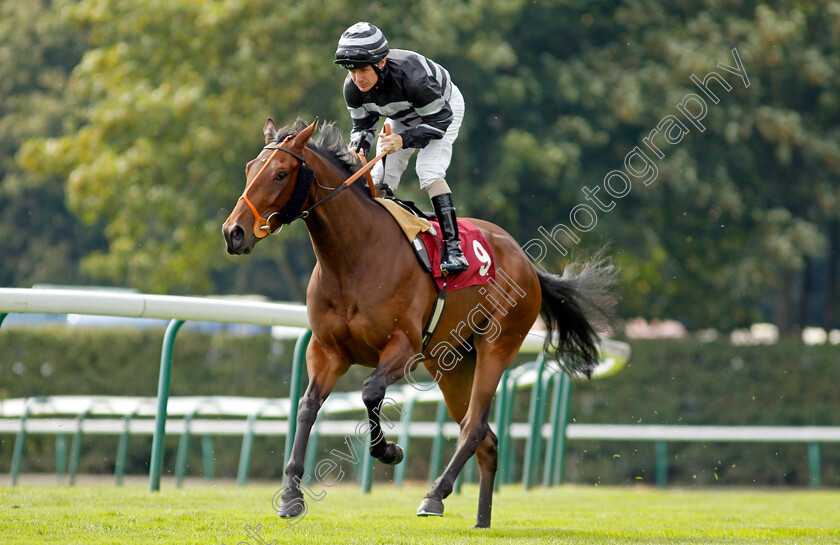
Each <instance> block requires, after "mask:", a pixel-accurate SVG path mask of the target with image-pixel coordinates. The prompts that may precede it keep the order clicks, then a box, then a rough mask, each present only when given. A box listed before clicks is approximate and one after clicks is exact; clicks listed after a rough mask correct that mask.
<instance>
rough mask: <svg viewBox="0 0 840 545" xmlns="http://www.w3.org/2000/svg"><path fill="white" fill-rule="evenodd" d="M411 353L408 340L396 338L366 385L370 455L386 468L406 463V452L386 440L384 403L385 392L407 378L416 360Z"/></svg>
mask: <svg viewBox="0 0 840 545" xmlns="http://www.w3.org/2000/svg"><path fill="white" fill-rule="evenodd" d="M411 350H412V347H411V343H410V342H409V340H408V338H406V337H405V336H404V335H402V334H395V335H394V336H393V337H392V338H391V340H390V342H389V343H388V344H387V345H386V346H385V349H384V350H383V351H382V353H381V355H380V357H379V365H377V367H376V369H375V370H374V371H373V373H371V374H370V376H369V377H368V378H367V379H365V382H364V384H363V385H362V401H364V403H365V407H367V411H368V425H369V426H370V455H371V456H373V457H374V458H376V459H377V460H379V461H380V462H382V463H384V464H389V465H396V464H398V463H400V462H402V459H403V450H402V448H401V447H400V446H399V445H397V444H396V443H393V442H389V441H386V440H385V434H384V433H383V432H382V425H381V417H380V413H381V411H382V410H383V409H384V407H383V403H382V401H383V400H384V399H385V390H386V389H387V388H388V386H390V385H391V384H393V383H394V382H396V381H397V380H399V379H401V378H402V377H403V376H404V375H405V366H406V364H407V363H408V362H409V361H410V360H411V356H412V352H411ZM400 411H401V409H400ZM386 419H387V418H386Z"/></svg>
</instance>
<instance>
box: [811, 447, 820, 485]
mask: <svg viewBox="0 0 840 545" xmlns="http://www.w3.org/2000/svg"><path fill="white" fill-rule="evenodd" d="M808 475H809V479H808V481H809V482H810V484H811V488H813V489H814V490H816V489H817V488H819V487H820V444H819V443H817V442H813V443H808Z"/></svg>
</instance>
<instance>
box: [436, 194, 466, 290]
mask: <svg viewBox="0 0 840 545" xmlns="http://www.w3.org/2000/svg"><path fill="white" fill-rule="evenodd" d="M432 204H433V205H434V207H435V215H436V216H437V219H438V222H440V229H441V231H443V256H442V259H441V264H440V268H441V270H442V271H444V274H446V273H449V272H455V273H457V272H461V271H466V270H467V269H469V268H470V264H469V263H467V258H465V257H464V252H463V251H461V239H459V238H458V222H457V221H456V219H455V204H454V203H453V202H452V193H444V194H443V195H436V196H434V197H432Z"/></svg>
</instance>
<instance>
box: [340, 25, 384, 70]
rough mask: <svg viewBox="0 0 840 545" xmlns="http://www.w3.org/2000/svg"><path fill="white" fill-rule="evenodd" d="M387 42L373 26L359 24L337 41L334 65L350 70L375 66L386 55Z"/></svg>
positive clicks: (346, 31)
mask: <svg viewBox="0 0 840 545" xmlns="http://www.w3.org/2000/svg"><path fill="white" fill-rule="evenodd" d="M388 51H390V50H389V49H388V40H386V39H385V35H384V34H382V31H381V30H379V29H378V28H376V27H375V26H374V25H372V24H370V23H366V22H359V23H356V24H355V25H353V26H351V27H350V28H348V29H347V30H345V31H344V33H343V34H342V35H341V38H340V39H339V40H338V49H336V51H335V64H339V65H341V66H342V67H344V68H346V69H348V70H351V69H356V68H363V67H365V66H370V65H375V64H376V63H378V62H379V61H381V60H382V59H384V58H385V57H386V56H387V55H388Z"/></svg>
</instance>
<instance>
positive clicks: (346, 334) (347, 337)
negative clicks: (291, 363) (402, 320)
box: [323, 306, 399, 363]
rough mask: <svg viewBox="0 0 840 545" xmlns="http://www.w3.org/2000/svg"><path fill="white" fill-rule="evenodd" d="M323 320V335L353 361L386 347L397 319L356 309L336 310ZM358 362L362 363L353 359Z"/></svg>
mask: <svg viewBox="0 0 840 545" xmlns="http://www.w3.org/2000/svg"><path fill="white" fill-rule="evenodd" d="M325 318H326V319H325V320H324V321H323V326H324V329H325V330H326V331H325V333H327V332H328V335H327V336H328V337H330V338H332V339H333V340H334V342H336V343H338V344H341V345H342V346H343V348H344V349H345V350H347V351H348V352H349V353H350V354H351V356H354V357H355V358H364V359H367V358H369V357H370V356H371V355H372V354H373V353H375V352H377V351H378V349H379V348H381V347H382V346H384V345H385V344H387V342H388V339H389V338H391V336H392V335H393V332H394V330H395V329H397V328H398V327H399V320H398V318H397V317H391V318H390V319H389V318H388V317H385V316H383V315H382V313H378V314H377V313H370V312H365V311H364V309H361V308H359V307H355V306H354V307H336V308H333V309H331V310H330V311H329V312H328V316H325ZM356 361H357V362H360V363H361V360H359V359H356Z"/></svg>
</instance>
